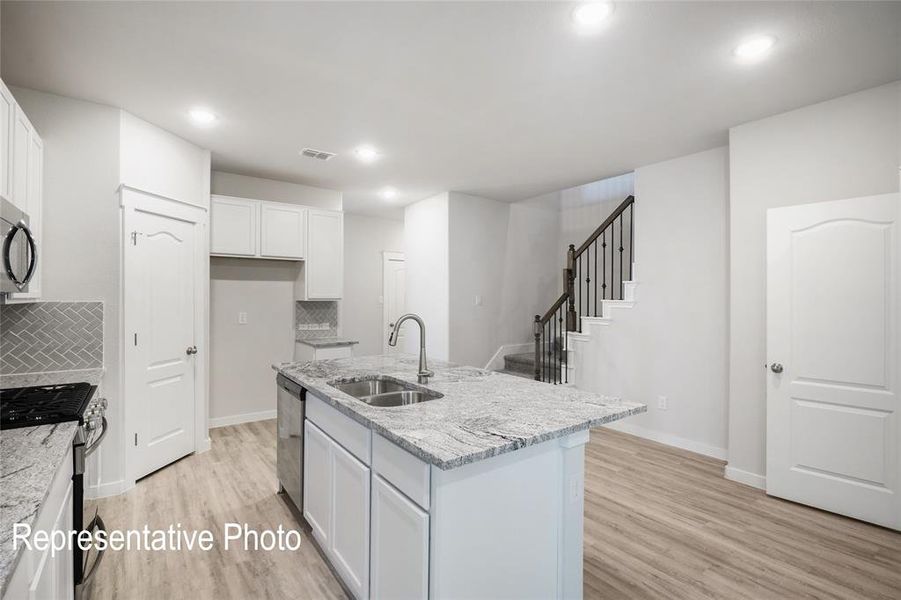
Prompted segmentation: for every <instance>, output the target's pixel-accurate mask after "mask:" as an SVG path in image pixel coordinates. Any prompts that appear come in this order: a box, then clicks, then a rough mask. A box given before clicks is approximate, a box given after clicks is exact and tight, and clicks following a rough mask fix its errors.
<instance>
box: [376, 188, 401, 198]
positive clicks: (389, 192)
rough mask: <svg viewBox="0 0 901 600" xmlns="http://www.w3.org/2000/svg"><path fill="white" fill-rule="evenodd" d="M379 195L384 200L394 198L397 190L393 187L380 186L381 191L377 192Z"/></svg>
mask: <svg viewBox="0 0 901 600" xmlns="http://www.w3.org/2000/svg"><path fill="white" fill-rule="evenodd" d="M379 196H381V197H382V198H384V199H385V200H394V199H395V198H397V190H396V189H394V188H393V187H386V188H382V191H381V192H379Z"/></svg>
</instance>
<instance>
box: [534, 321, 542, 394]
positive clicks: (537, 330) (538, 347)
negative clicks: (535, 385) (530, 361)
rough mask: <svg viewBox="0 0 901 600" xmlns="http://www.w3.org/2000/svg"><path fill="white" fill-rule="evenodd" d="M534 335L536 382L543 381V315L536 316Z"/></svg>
mask: <svg viewBox="0 0 901 600" xmlns="http://www.w3.org/2000/svg"><path fill="white" fill-rule="evenodd" d="M532 333H533V335H534V336H535V381H541V315H535V322H534V323H533V324H532Z"/></svg>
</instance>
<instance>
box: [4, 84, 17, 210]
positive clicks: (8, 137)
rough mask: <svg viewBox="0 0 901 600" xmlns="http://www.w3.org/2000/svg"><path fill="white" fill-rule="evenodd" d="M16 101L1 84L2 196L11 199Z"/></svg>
mask: <svg viewBox="0 0 901 600" xmlns="http://www.w3.org/2000/svg"><path fill="white" fill-rule="evenodd" d="M15 113H16V101H15V99H14V98H13V95H12V93H10V91H9V89H7V87H6V86H5V85H3V82H0V196H3V197H4V198H9V197H10V192H11V189H10V184H11V183H12V178H11V176H10V169H11V168H12V150H13V145H12V143H13V136H12V133H13V118H14V116H15Z"/></svg>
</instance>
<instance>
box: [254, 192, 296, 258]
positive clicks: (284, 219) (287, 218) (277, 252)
mask: <svg viewBox="0 0 901 600" xmlns="http://www.w3.org/2000/svg"><path fill="white" fill-rule="evenodd" d="M306 221H307V209H306V208H305V207H303V206H296V205H293V204H284V203H282V202H262V203H261V204H260V256H261V257H263V258H285V259H292V260H297V259H302V258H304V256H305V254H306V231H307V228H306Z"/></svg>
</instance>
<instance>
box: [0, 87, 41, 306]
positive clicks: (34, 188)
mask: <svg viewBox="0 0 901 600" xmlns="http://www.w3.org/2000/svg"><path fill="white" fill-rule="evenodd" d="M0 152H2V154H0V194H2V195H3V197H4V198H6V199H7V200H9V201H10V202H12V203H13V204H14V205H15V206H16V207H17V208H19V209H21V210H22V211H23V212H24V213H25V214H27V215H28V226H29V228H30V229H31V233H32V235H33V236H34V239H35V243H36V244H37V248H38V252H37V254H38V261H37V267H36V269H35V273H34V275H33V276H32V278H31V282H30V283H29V285H28V292H25V293H16V294H10V295H9V296H7V297H6V298H5V301H6V302H32V301H34V300H38V299H40V297H41V264H42V262H43V259H44V257H43V255H42V250H43V248H42V241H43V237H42V233H43V232H42V225H43V223H42V216H43V215H42V213H43V203H44V142H43V141H42V140H41V136H40V135H38V132H37V131H35V129H34V127H33V126H32V124H31V121H29V120H28V117H27V116H26V115H25V112H24V111H23V110H22V107H20V106H19V105H18V104H16V101H15V98H13V96H12V94H11V93H10V91H9V89H8V88H7V87H6V86H5V85H4V84H3V83H2V82H0Z"/></svg>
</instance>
